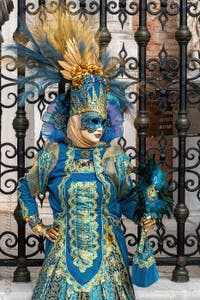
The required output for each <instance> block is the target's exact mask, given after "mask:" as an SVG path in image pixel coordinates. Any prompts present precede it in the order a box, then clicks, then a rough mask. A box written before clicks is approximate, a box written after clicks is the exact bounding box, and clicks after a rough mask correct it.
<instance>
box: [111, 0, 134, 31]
mask: <svg viewBox="0 0 200 300" xmlns="http://www.w3.org/2000/svg"><path fill="white" fill-rule="evenodd" d="M107 11H108V13H110V14H112V15H118V19H119V22H120V24H121V27H122V29H123V28H124V25H125V23H126V21H127V15H130V16H134V15H136V14H137V13H138V11H139V4H138V3H137V2H136V1H131V2H130V1H126V0H119V1H118V4H117V3H116V1H113V0H112V1H109V2H108V4H107Z"/></svg>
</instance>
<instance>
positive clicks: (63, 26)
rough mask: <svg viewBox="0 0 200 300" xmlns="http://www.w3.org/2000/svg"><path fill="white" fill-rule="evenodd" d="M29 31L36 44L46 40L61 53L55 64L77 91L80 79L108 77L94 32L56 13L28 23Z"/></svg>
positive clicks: (79, 22)
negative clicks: (96, 75) (93, 75)
mask: <svg viewBox="0 0 200 300" xmlns="http://www.w3.org/2000/svg"><path fill="white" fill-rule="evenodd" d="M87 25H88V24H87ZM89 27H91V26H89ZM29 28H30V30H31V33H32V35H33V36H34V38H35V39H36V40H37V41H40V42H42V41H45V40H48V42H49V43H50V44H51V45H52V46H53V47H54V48H55V49H56V50H57V51H58V53H60V54H61V56H62V57H63V60H59V61H58V62H57V63H58V65H59V67H60V69H61V70H60V72H61V74H62V76H63V77H64V78H66V79H68V80H72V85H73V86H76V87H78V88H80V87H81V85H82V78H84V77H85V76H87V75H90V74H93V73H98V74H100V75H102V76H104V77H105V78H107V76H106V75H105V73H104V71H103V67H102V64H101V62H100V61H99V59H98V56H99V49H98V45H97V43H96V41H95V39H94V33H93V32H92V31H91V30H90V31H89V30H88V29H87V28H86V26H85V25H84V24H83V23H82V22H81V21H80V20H77V19H72V18H71V17H70V16H69V15H67V14H66V13H64V12H63V11H61V10H58V12H57V13H55V14H54V15H53V19H52V20H49V19H44V20H42V21H41V19H39V18H35V19H34V22H33V21H32V22H29ZM106 80H107V79H106Z"/></svg>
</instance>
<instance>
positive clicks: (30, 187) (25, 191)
mask: <svg viewBox="0 0 200 300" xmlns="http://www.w3.org/2000/svg"><path fill="white" fill-rule="evenodd" d="M57 158H58V144H57V143H53V144H48V145H47V146H45V147H44V149H42V150H40V151H39V152H38V154H37V155H36V156H35V159H34V164H33V166H32V168H31V169H30V171H29V172H28V173H27V174H26V175H25V177H23V178H21V179H20V180H19V183H18V189H17V190H18V199H19V203H20V206H21V209H22V216H23V218H24V220H27V219H28V218H29V217H35V216H38V205H37V202H36V200H35V196H37V195H39V194H45V192H46V191H47V190H48V176H49V173H50V172H51V170H52V169H53V168H54V166H55V164H56V161H57Z"/></svg>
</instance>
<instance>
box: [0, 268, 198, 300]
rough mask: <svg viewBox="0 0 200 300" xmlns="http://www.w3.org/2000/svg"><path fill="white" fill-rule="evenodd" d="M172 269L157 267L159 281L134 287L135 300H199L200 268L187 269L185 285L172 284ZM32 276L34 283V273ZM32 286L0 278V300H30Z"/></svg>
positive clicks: (32, 283) (31, 284) (32, 284)
mask: <svg viewBox="0 0 200 300" xmlns="http://www.w3.org/2000/svg"><path fill="white" fill-rule="evenodd" d="M172 269H173V267H166V266H165V267H159V272H160V279H159V280H158V281H157V282H156V283H155V284H154V285H153V286H151V287H149V288H138V287H134V288H135V295H136V300H180V299H181V300H200V266H189V267H187V269H188V270H189V272H190V281H188V282H186V283H175V282H172V281H171V280H170V278H171V272H172ZM10 274H11V273H10ZM33 274H34V275H33V281H34V280H35V277H36V272H34V273H33ZM33 286H34V282H31V283H13V282H12V281H11V279H9V278H1V279H0V300H31V294H32V289H33ZM94 300H98V299H94Z"/></svg>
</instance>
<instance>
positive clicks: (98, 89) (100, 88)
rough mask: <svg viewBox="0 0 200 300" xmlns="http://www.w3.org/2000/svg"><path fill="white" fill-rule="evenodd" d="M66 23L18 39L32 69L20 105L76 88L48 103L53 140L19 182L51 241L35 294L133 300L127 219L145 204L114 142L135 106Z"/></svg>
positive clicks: (34, 221) (28, 212) (48, 133)
mask: <svg viewBox="0 0 200 300" xmlns="http://www.w3.org/2000/svg"><path fill="white" fill-rule="evenodd" d="M44 22H45V21H44ZM58 23H59V25H58V27H56V26H55V24H53V25H52V27H51V25H50V24H48V25H47V26H45V24H44V23H43V24H42V26H40V25H38V26H37V25H36V24H35V25H34V27H32V28H31V32H30V31H29V29H28V28H27V27H26V26H25V24H23V25H22V26H21V34H20V35H19V37H18V42H19V43H18V44H17V49H18V55H19V60H20V59H21V61H22V63H24V64H25V65H26V66H29V68H31V70H32V73H31V74H29V76H27V77H20V78H19V85H21V86H24V85H25V84H28V89H27V90H26V91H25V92H23V93H22V94H20V95H19V99H20V104H21V103H22V104H24V100H25V99H27V98H28V97H29V96H30V95H32V94H34V92H35V90H36V91H37V92H39V93H41V94H42V93H44V89H45V88H46V87H47V86H50V85H51V84H53V83H68V84H70V90H69V91H67V92H66V93H63V94H59V95H58V96H57V97H56V98H55V99H54V100H53V101H52V102H51V104H49V106H48V108H47V111H46V112H45V114H44V117H43V127H42V134H43V136H45V137H47V139H48V141H49V142H48V143H47V144H46V145H45V146H44V148H43V149H42V150H40V151H39V152H38V155H37V156H36V158H35V162H34V165H33V167H32V168H31V170H30V171H29V172H28V174H26V176H25V177H24V178H21V179H20V180H19V186H18V197H19V202H20V204H21V208H22V214H23V218H24V220H25V221H26V222H28V223H29V225H30V227H31V228H32V230H33V232H34V233H35V234H37V235H42V236H44V237H46V238H47V239H46V241H47V243H46V251H45V259H44V263H43V266H42V268H41V270H40V273H39V277H38V279H37V282H36V285H35V288H34V292H33V296H32V300H50V299H51V300H66V299H71V300H78V299H80V300H81V299H82V300H83V299H93V300H96V299H98V300H101V299H102V300H103V299H105V300H115V299H116V300H117V299H121V300H122V299H126V300H134V299H135V296H134V291H133V287H132V283H131V278H130V274H129V262H128V252H127V247H126V243H125V238H124V236H123V233H122V230H121V226H120V219H121V216H122V214H123V215H124V216H126V217H127V218H129V219H131V220H134V219H135V209H136V206H137V201H136V199H135V195H134V187H133V184H132V180H131V178H130V171H131V165H130V158H129V157H128V156H126V155H125V154H124V153H123V151H122V150H121V149H120V148H119V147H117V146H111V145H110V141H111V140H113V139H114V138H117V137H120V136H122V134H123V113H124V112H125V111H126V110H128V109H130V103H129V102H128V101H127V100H126V97H125V94H124V83H121V82H117V81H115V80H112V79H110V75H111V73H112V72H111V71H113V69H115V67H116V66H115V65H114V63H113V60H112V59H111V60H108V59H107V58H105V59H104V62H103V63H102V62H100V61H99V60H98V47H97V46H96V45H95V43H94V40H93V39H91V34H90V33H88V32H87V31H85V30H83V28H82V24H79V23H73V22H71V20H70V19H69V18H68V17H66V16H64V15H61V16H60V17H59V22H58ZM27 40H28V41H29V44H27V45H24V44H23V41H27ZM20 41H22V42H21V43H20ZM15 47H16V46H15ZM29 101H30V100H29ZM46 192H48V199H49V204H50V206H51V208H52V211H53V218H54V222H53V224H52V225H50V226H46V225H44V224H43V223H42V221H41V219H40V217H39V214H38V206H37V203H36V200H35V196H37V195H38V194H39V193H42V194H45V193H46ZM152 226H154V221H152V219H148V220H146V221H145V222H144V223H143V228H144V230H147V229H149V228H151V227H152Z"/></svg>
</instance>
